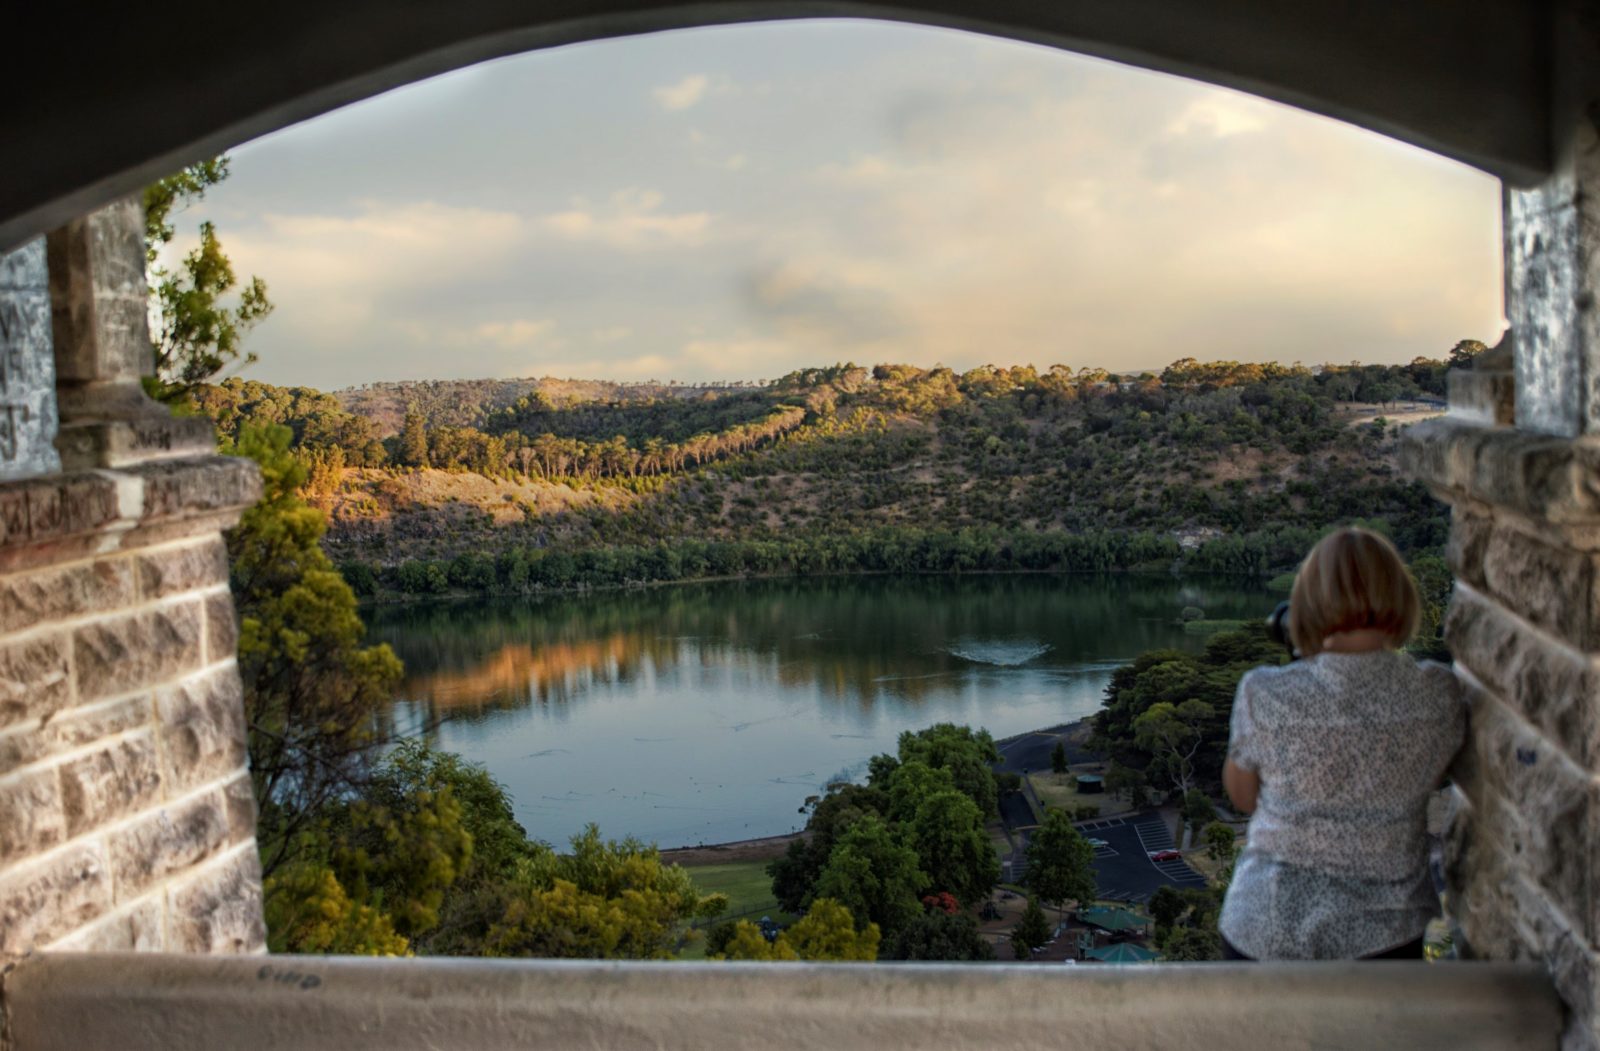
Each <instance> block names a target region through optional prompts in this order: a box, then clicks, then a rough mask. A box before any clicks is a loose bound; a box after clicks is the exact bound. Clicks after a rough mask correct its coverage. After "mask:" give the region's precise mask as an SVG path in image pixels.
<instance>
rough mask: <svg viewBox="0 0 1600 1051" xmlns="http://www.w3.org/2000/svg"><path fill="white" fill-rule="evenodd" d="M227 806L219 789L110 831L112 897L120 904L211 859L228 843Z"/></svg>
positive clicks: (191, 797) (177, 803)
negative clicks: (176, 874)
mask: <svg viewBox="0 0 1600 1051" xmlns="http://www.w3.org/2000/svg"><path fill="white" fill-rule="evenodd" d="M228 836H229V828H228V815H227V804H226V800H225V799H224V797H223V793H222V790H221V789H212V790H210V791H207V792H203V793H201V794H200V795H198V796H190V797H188V798H186V799H183V800H180V801H178V802H176V803H172V804H170V805H168V806H163V807H160V808H159V809H157V810H154V811H152V812H151V813H149V814H148V815H146V816H144V817H142V818H140V819H139V820H138V821H135V822H134V823H133V824H131V825H126V826H123V827H121V828H119V829H117V830H116V831H115V832H113V833H111V835H110V836H109V837H107V838H108V843H107V853H108V854H109V856H110V859H111V873H112V888H113V897H114V900H115V901H116V903H117V904H119V905H121V904H125V903H126V902H129V901H131V900H133V899H134V898H137V897H138V896H139V895H140V894H143V893H144V892H145V891H146V890H147V889H148V888H149V887H151V886H152V885H153V884H155V883H157V882H159V881H161V880H163V879H165V878H167V877H168V876H170V875H172V874H174V873H178V872H182V871H184V870H185V869H189V868H193V867H194V866H196V865H198V864H200V863H201V862H203V861H205V860H206V859H207V858H209V857H212V856H213V855H215V854H217V853H218V852H219V851H221V850H222V849H223V848H224V847H225V846H227V845H228Z"/></svg>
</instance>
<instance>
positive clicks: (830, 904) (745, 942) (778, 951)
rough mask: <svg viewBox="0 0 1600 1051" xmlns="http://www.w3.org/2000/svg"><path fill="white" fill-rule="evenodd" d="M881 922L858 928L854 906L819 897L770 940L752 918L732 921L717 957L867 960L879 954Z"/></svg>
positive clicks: (708, 949) (720, 941)
mask: <svg viewBox="0 0 1600 1051" xmlns="http://www.w3.org/2000/svg"><path fill="white" fill-rule="evenodd" d="M879 938H880V936H879V933H878V925H877V924H875V923H869V924H867V925H866V927H864V928H862V929H859V930H858V929H857V927H856V921H855V917H853V916H851V915H850V910H849V909H847V908H845V907H844V906H843V905H840V904H839V903H838V902H836V901H832V900H830V899H828V898H818V899H817V900H816V901H815V902H813V903H812V905H811V909H810V911H808V912H807V913H806V914H805V915H804V916H802V917H801V918H800V919H799V920H797V921H795V923H794V924H793V925H791V926H790V927H789V928H788V929H787V930H784V931H780V932H779V933H778V936H777V937H776V938H774V939H773V940H772V941H770V942H769V941H767V939H766V936H765V935H763V934H762V933H761V928H759V927H757V926H756V925H755V924H753V923H751V922H750V921H749V920H738V921H736V922H735V923H733V924H732V925H731V930H730V931H729V933H728V935H727V936H726V937H720V938H719V944H718V945H717V947H716V950H717V951H716V952H715V953H712V952H711V945H710V943H709V942H708V943H707V952H708V955H710V956H711V957H712V958H713V959H725V960H765V961H773V960H808V961H856V962H866V961H871V960H876V959H877V958H878V942H879Z"/></svg>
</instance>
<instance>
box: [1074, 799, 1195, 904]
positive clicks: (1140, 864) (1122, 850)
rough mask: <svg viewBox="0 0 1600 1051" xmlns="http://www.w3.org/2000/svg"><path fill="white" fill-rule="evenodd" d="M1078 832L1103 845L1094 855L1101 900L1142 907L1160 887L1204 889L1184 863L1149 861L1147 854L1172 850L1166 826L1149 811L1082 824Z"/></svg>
mask: <svg viewBox="0 0 1600 1051" xmlns="http://www.w3.org/2000/svg"><path fill="white" fill-rule="evenodd" d="M1078 830H1079V831H1080V832H1082V833H1083V834H1084V835H1085V836H1088V837H1090V838H1092V839H1102V840H1105V842H1106V846H1103V847H1098V848H1096V849H1095V852H1094V878H1095V887H1096V892H1097V893H1098V894H1099V895H1100V897H1102V898H1107V899H1109V900H1111V901H1131V902H1140V903H1142V902H1146V901H1149V900H1150V896H1151V895H1152V894H1154V893H1155V892H1156V891H1157V890H1158V889H1160V888H1161V887H1164V886H1174V887H1203V886H1205V885H1206V878H1205V877H1204V876H1202V875H1200V873H1198V872H1196V871H1195V870H1194V869H1192V868H1190V867H1189V866H1188V864H1187V863H1186V862H1183V861H1163V862H1155V861H1151V860H1150V856H1149V855H1150V852H1151V851H1155V850H1169V849H1171V848H1172V846H1173V843H1172V834H1171V833H1170V832H1168V831H1167V824H1166V822H1165V821H1163V820H1161V818H1160V817H1159V816H1158V815H1157V814H1155V813H1154V812H1153V811H1142V812H1140V813H1136V814H1130V815H1128V816H1127V817H1125V818H1124V817H1112V818H1101V819H1100V820H1098V821H1085V822H1083V823H1082V824H1080V825H1078Z"/></svg>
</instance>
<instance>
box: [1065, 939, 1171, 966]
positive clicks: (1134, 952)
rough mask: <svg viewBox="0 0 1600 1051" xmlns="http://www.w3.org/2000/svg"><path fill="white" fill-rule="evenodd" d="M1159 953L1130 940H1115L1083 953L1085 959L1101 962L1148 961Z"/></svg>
mask: <svg viewBox="0 0 1600 1051" xmlns="http://www.w3.org/2000/svg"><path fill="white" fill-rule="evenodd" d="M1160 955H1161V954H1160V953H1158V952H1156V951H1155V950H1154V949H1146V948H1145V947H1144V946H1142V945H1135V944H1133V943H1132V942H1117V943H1116V944H1114V945H1107V946H1103V947H1102V948H1099V949H1090V950H1089V951H1088V952H1086V953H1084V954H1083V958H1084V959H1086V960H1098V961H1099V962H1101V963H1149V962H1150V961H1151V960H1154V959H1155V958H1156V957H1158V956H1160Z"/></svg>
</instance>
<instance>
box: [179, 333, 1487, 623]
mask: <svg viewBox="0 0 1600 1051" xmlns="http://www.w3.org/2000/svg"><path fill="white" fill-rule="evenodd" d="M1476 349H1478V348H1477V346H1476V345H1474V344H1463V345H1461V346H1459V347H1457V348H1456V350H1455V351H1453V352H1452V355H1451V361H1437V360H1431V359H1421V358H1419V359H1417V360H1416V361H1414V362H1412V363H1411V364H1409V365H1405V366H1359V365H1352V366H1346V367H1332V366H1329V367H1324V368H1322V369H1318V370H1311V369H1306V368H1303V367H1300V366H1282V365H1276V364H1266V365H1257V364H1238V363H1234V362H1213V363H1200V362H1196V361H1194V360H1192V359H1186V360H1183V361H1179V362H1176V363H1174V364H1173V365H1171V366H1170V367H1168V368H1167V369H1165V370H1163V371H1162V372H1161V373H1159V374H1154V373H1146V374H1143V375H1140V376H1137V377H1129V376H1114V375H1112V374H1109V373H1107V372H1104V371H1102V370H1091V369H1079V370H1076V371H1074V370H1071V369H1068V368H1065V367H1063V366H1054V367H1051V368H1049V369H1045V370H1042V371H1041V370H1037V369H1035V368H1033V367H1031V366H1019V367H1015V368H999V367H992V366H991V367H983V368H978V369H974V370H972V371H969V372H966V373H956V372H953V371H951V370H950V369H945V368H932V369H921V368H915V367H912V366H907V365H879V366H877V367H875V368H865V367H859V366H855V365H849V364H845V365H836V366H831V367H827V368H815V369H805V370H801V371H797V372H794V373H791V374H789V375H787V376H784V377H783V378H782V379H780V380H778V381H776V382H774V383H771V384H767V385H761V386H757V385H730V386H717V387H692V386H680V385H670V386H668V385H631V386H624V385H616V384H603V383H579V382H564V381H474V382H467V381H459V382H452V383H433V384H404V385H401V384H389V385H374V386H372V387H368V388H363V389H361V390H359V391H346V392H342V393H341V394H340V395H338V396H334V395H329V394H325V393H322V392H319V391H315V390H311V389H309V388H281V387H272V386H269V385H266V384H261V383H253V382H243V381H239V380H230V381H228V382H226V383H223V384H221V385H220V386H214V387H209V388H205V389H203V390H202V391H200V392H199V393H198V394H197V395H196V400H197V402H198V404H199V407H200V408H201V409H202V410H203V411H205V412H207V413H208V414H210V415H211V416H213V417H214V418H215V419H216V420H217V421H218V424H219V428H220V429H221V430H222V432H223V433H224V435H225V436H226V437H229V438H232V437H234V436H236V435H237V432H238V429H239V427H240V426H241V425H244V424H247V423H278V424H284V425H287V426H288V427H289V428H290V429H291V431H292V432H293V447H294V449H295V450H296V452H297V454H298V455H299V456H300V457H301V458H302V460H303V461H304V462H305V463H306V464H307V465H308V467H309V470H310V480H309V482H308V484H307V495H308V499H309V500H310V501H311V502H312V503H313V504H314V505H315V506H318V507H320V508H321V509H322V510H324V511H326V512H327V513H328V516H329V519H330V527H329V531H328V535H327V538H326V541H325V543H326V546H327V548H328V550H329V551H330V553H331V554H332V555H333V556H334V558H335V559H336V560H338V561H339V562H340V563H341V564H342V566H343V568H344V569H345V570H346V575H347V576H348V577H349V578H350V579H351V581H352V583H353V584H354V585H355V586H356V587H357V588H358V590H363V591H366V592H369V593H372V592H379V591H384V592H412V593H416V592H421V593H429V592H442V591H446V590H452V589H465V590H507V591H516V590H525V589H534V588H541V587H569V586H574V585H583V584H616V583H626V582H632V581H643V580H660V579H681V578H685V577H691V576H708V575H730V574H740V573H783V572H814V571H848V570H873V571H877V570H887V571H893V570H910V571H918V570H921V571H950V570H982V569H1067V570H1102V569H1118V568H1130V567H1138V566H1161V567H1163V568H1165V567H1168V566H1171V565H1173V564H1174V563H1176V562H1178V561H1180V560H1181V562H1182V564H1183V565H1184V566H1186V567H1187V568H1189V569H1193V570H1203V571H1226V572H1243V573H1255V574H1262V573H1268V572H1271V571H1274V570H1276V569H1279V568H1282V567H1284V566H1287V565H1290V564H1292V562H1293V561H1294V560H1295V559H1296V558H1297V557H1298V556H1299V555H1300V554H1301V553H1303V552H1304V550H1305V548H1306V547H1307V546H1308V544H1309V543H1310V542H1311V540H1313V539H1314V538H1315V536H1316V535H1317V534H1318V533H1319V532H1320V531H1321V530H1323V529H1325V528H1327V527H1328V526H1329V525H1330V524H1336V523H1342V522H1352V521H1361V522H1367V523H1376V524H1378V525H1379V527H1380V528H1383V529H1385V530H1387V531H1388V532H1389V533H1390V535H1392V536H1393V537H1394V539H1395V540H1396V542H1397V543H1398V544H1399V545H1400V546H1401V547H1402V549H1404V550H1407V551H1408V552H1415V551H1425V550H1428V549H1432V548H1435V547H1437V546H1439V545H1440V544H1441V543H1442V542H1443V538H1444V530H1445V517H1444V514H1443V511H1442V509H1441V507H1440V506H1439V505H1438V504H1437V503H1435V502H1434V501H1433V500H1432V499H1431V498H1430V497H1429V496H1428V495H1427V493H1426V492H1425V491H1424V490H1423V489H1422V488H1421V487H1420V486H1418V485H1416V484H1415V483H1412V482H1409V481H1406V480H1405V479H1403V478H1402V477H1401V476H1400V475H1399V473H1398V472H1397V470H1396V468H1395V465H1394V441H1395V437H1396V435H1397V433H1398V431H1399V428H1400V426H1401V425H1400V424H1399V423H1397V422H1395V419H1394V417H1399V418H1401V419H1405V418H1415V417H1417V416H1419V415H1425V414H1427V413H1429V412H1433V411H1440V410H1441V409H1442V395H1443V390H1444V373H1445V370H1446V368H1447V367H1448V366H1449V365H1450V364H1452V363H1455V364H1462V363H1464V362H1465V360H1466V359H1469V358H1470V357H1471V355H1472V353H1473V352H1474V351H1475V350H1476ZM401 399H409V400H408V401H406V403H405V405H404V406H403V407H402V406H401V405H400V401H401ZM397 414H398V416H399V419H398V425H397V426H396V419H395V417H396V415H397Z"/></svg>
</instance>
